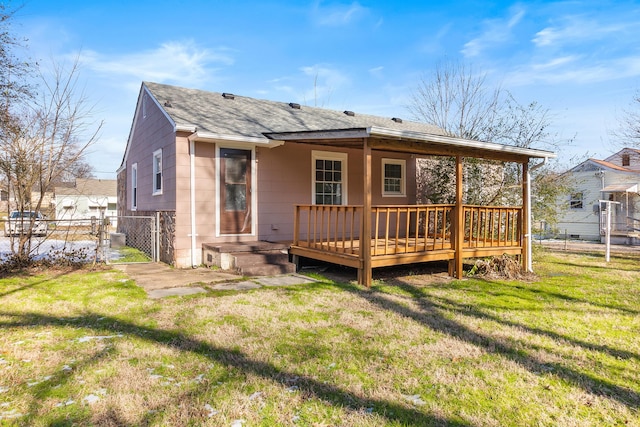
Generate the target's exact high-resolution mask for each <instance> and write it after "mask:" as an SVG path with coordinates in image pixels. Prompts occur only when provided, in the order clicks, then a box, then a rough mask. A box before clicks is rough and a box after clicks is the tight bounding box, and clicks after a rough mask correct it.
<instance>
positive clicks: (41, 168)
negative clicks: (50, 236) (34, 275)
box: [0, 61, 102, 256]
mask: <svg viewBox="0 0 640 427" xmlns="http://www.w3.org/2000/svg"><path fill="white" fill-rule="evenodd" d="M78 73H79V69H78V62H77V61H76V62H74V63H73V64H72V65H71V67H70V68H68V69H66V68H65V67H64V66H60V65H57V64H54V65H53V67H52V71H51V74H50V75H45V74H44V73H41V75H40V77H41V82H42V86H41V94H40V95H39V96H38V97H37V98H34V99H33V101H32V102H29V103H27V104H26V105H23V106H22V108H21V111H20V113H19V114H17V113H14V114H12V124H13V125H12V126H10V127H7V128H6V129H5V130H6V132H5V136H4V137H3V138H0V174H2V175H3V176H4V177H5V179H6V180H7V183H8V185H9V188H10V193H11V194H12V195H13V196H14V198H15V201H16V204H17V210H19V211H20V212H30V211H35V212H39V211H40V210H41V208H42V203H43V201H44V199H45V194H46V193H47V192H48V191H51V190H53V185H54V184H55V183H56V182H59V181H60V180H61V179H62V177H63V176H64V174H66V173H68V171H70V170H75V169H77V168H78V167H79V166H82V165H84V164H86V163H85V162H84V158H83V155H84V153H85V152H86V150H87V148H88V147H90V146H91V145H92V144H93V143H94V142H95V141H96V140H97V138H98V134H99V131H100V129H101V127H102V123H101V122H97V123H96V122H94V121H92V120H91V114H92V106H91V105H89V104H88V98H87V97H86V96H85V94H84V92H83V91H82V90H81V89H80V88H79V87H78ZM14 111H15V110H14ZM34 194H35V196H34ZM30 221H31V224H30V225H29V227H26V228H25V231H26V232H24V233H22V234H20V235H19V239H18V241H17V242H16V246H15V247H14V246H13V244H12V249H13V251H14V253H16V254H18V255H20V256H29V255H30V254H31V251H32V243H31V242H32V240H31V237H32V228H33V224H34V222H35V221H36V218H35V217H32V218H31V219H30Z"/></svg>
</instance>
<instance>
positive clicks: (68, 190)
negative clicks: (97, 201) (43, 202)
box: [55, 178, 118, 196]
mask: <svg viewBox="0 0 640 427" xmlns="http://www.w3.org/2000/svg"><path fill="white" fill-rule="evenodd" d="M117 188H118V184H117V181H116V180H115V179H91V178H88V179H82V178H78V179H76V185H75V186H74V187H68V186H58V187H56V188H55V193H56V194H58V195H61V196H63V195H64V196H79V195H83V196H116V195H117Z"/></svg>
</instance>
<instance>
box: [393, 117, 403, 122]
mask: <svg viewBox="0 0 640 427" xmlns="http://www.w3.org/2000/svg"><path fill="white" fill-rule="evenodd" d="M391 120H393V121H394V122H396V123H402V119H401V118H399V117H393V118H391Z"/></svg>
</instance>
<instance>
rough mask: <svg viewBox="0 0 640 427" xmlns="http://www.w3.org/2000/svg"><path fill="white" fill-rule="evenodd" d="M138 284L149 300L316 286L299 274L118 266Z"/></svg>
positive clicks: (116, 266)
mask: <svg viewBox="0 0 640 427" xmlns="http://www.w3.org/2000/svg"><path fill="white" fill-rule="evenodd" d="M113 267H114V268H116V269H118V270H120V271H123V272H124V273H125V274H127V275H128V276H129V277H130V278H131V279H132V280H135V282H136V284H137V285H138V286H140V287H141V288H143V289H144V290H145V291H146V292H147V295H148V296H149V298H154V299H155V298H163V297H169V296H185V295H193V294H197V293H204V292H207V289H211V290H232V291H233V290H236V291H241V290H249V289H257V288H260V287H263V286H292V285H302V284H308V283H313V282H315V280H314V279H311V278H309V277H306V276H302V275H300V274H283V275H278V276H271V277H252V278H244V280H243V278H242V277H241V276H238V275H236V274H232V273H227V272H224V271H217V270H212V269H209V268H193V269H187V268H184V269H180V268H173V267H170V266H169V265H167V264H164V263H139V264H115V265H114V266H113Z"/></svg>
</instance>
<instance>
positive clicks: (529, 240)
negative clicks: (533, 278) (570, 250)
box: [525, 157, 548, 273]
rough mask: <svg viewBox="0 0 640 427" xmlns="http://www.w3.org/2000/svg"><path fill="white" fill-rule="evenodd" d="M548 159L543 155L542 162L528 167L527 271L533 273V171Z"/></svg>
mask: <svg viewBox="0 0 640 427" xmlns="http://www.w3.org/2000/svg"><path fill="white" fill-rule="evenodd" d="M547 160H548V157H543V158H542V161H541V162H540V163H538V164H536V165H533V166H531V167H530V168H529V169H527V205H528V206H529V212H528V213H527V215H528V216H529V218H527V235H526V236H525V238H526V239H527V271H528V272H529V273H533V259H532V257H533V253H532V250H531V244H532V243H533V239H532V238H531V211H532V209H531V172H533V171H535V170H536V169H539V168H541V167H542V166H544V164H545V163H547Z"/></svg>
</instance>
